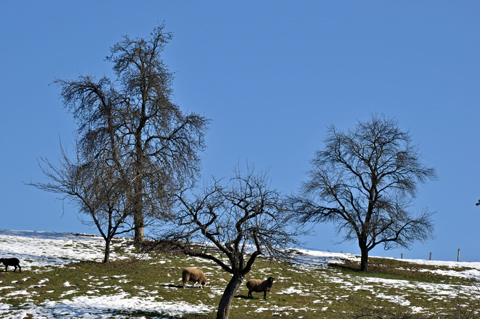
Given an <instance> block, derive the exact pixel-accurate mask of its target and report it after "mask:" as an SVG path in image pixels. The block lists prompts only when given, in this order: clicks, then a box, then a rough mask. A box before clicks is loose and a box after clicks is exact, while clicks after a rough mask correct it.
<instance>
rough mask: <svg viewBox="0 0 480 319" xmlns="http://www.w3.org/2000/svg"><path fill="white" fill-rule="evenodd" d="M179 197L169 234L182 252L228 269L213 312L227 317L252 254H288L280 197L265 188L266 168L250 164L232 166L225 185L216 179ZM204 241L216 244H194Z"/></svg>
mask: <svg viewBox="0 0 480 319" xmlns="http://www.w3.org/2000/svg"><path fill="white" fill-rule="evenodd" d="M179 201H180V207H181V213H180V215H179V216H177V217H178V229H179V231H178V232H177V233H176V234H174V236H173V237H174V238H175V239H176V242H177V244H178V245H179V246H181V247H182V248H183V249H184V251H185V253H186V254H188V255H191V256H198V257H202V258H206V259H209V260H213V261H214V262H216V263H217V264H218V265H219V266H220V267H222V269H223V270H225V271H226V272H228V273H230V274H232V278H231V280H230V282H229V283H228V285H227V287H226V289H225V291H224V293H223V296H222V298H221V300H220V303H219V306H218V312H217V318H228V316H229V312H230V306H231V303H232V300H233V297H234V295H235V292H236V291H237V290H238V288H239V287H240V285H241V284H242V282H243V281H244V279H245V276H246V274H247V273H248V272H249V271H250V270H251V269H252V266H253V264H254V262H255V260H256V258H257V257H258V256H259V255H265V256H268V257H271V258H284V257H286V256H287V253H286V251H285V250H284V249H283V248H285V247H287V245H288V244H291V243H293V236H292V235H291V233H290V232H289V231H288V230H287V225H288V224H289V223H288V221H287V219H288V218H289V217H288V216H287V214H285V212H286V210H285V206H284V204H283V203H284V200H283V199H282V197H281V195H280V194H279V193H278V192H277V191H276V190H272V189H270V187H269V185H268V183H267V178H266V175H265V174H258V175H256V174H254V173H253V170H252V171H250V172H249V173H248V174H247V175H245V176H243V175H241V174H240V173H239V172H237V174H236V176H235V177H233V178H232V179H231V180H230V183H229V185H227V186H222V185H220V182H218V181H215V183H214V184H213V186H211V187H208V188H207V189H205V191H204V193H202V194H201V195H196V196H195V197H194V198H193V199H187V198H186V197H185V194H183V195H182V196H180V197H179ZM205 241H207V242H210V243H211V244H213V246H214V248H215V249H212V246H211V245H208V244H207V243H205V244H204V246H203V247H202V246H200V247H199V246H198V243H199V242H200V243H201V242H205ZM192 242H195V244H194V245H192ZM217 250H218V251H217ZM218 253H220V256H226V257H227V258H228V261H224V260H223V259H222V258H221V257H219V255H218Z"/></svg>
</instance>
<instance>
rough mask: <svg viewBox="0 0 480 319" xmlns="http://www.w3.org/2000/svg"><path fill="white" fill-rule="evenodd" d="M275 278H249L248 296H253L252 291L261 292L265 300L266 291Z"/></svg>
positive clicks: (269, 288) (270, 287)
mask: <svg viewBox="0 0 480 319" xmlns="http://www.w3.org/2000/svg"><path fill="white" fill-rule="evenodd" d="M274 279H275V278H273V277H268V279H267V280H259V279H251V280H249V281H248V282H247V288H248V297H250V298H253V296H252V292H262V291H263V299H265V300H267V291H270V290H271V289H272V286H273V280H274Z"/></svg>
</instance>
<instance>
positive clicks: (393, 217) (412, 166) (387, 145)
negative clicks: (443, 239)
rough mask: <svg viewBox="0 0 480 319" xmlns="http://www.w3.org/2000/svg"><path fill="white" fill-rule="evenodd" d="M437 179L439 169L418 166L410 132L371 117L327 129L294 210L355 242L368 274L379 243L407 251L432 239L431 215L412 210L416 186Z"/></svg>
mask: <svg viewBox="0 0 480 319" xmlns="http://www.w3.org/2000/svg"><path fill="white" fill-rule="evenodd" d="M433 178H435V170H434V169H433V168H430V167H427V166H424V165H423V164H421V163H420V156H419V154H418V152H417V149H416V147H414V146H413V145H412V144H411V139H410V136H409V134H408V133H406V132H403V131H401V130H400V128H399V127H398V124H397V122H396V121H395V120H390V119H385V118H384V117H381V116H373V117H372V118H371V120H370V121H368V122H359V123H358V125H357V126H356V128H355V129H354V130H351V131H348V132H342V131H339V130H337V129H335V127H333V126H332V127H331V128H330V129H329V131H328V137H327V138H326V140H325V150H323V151H318V152H317V153H316V156H315V158H314V159H313V161H312V168H311V170H310V172H309V180H308V181H307V182H305V183H304V184H303V187H302V189H301V192H300V195H299V196H295V197H293V198H291V202H292V207H291V209H292V211H293V212H295V213H296V214H297V216H298V217H299V219H300V221H301V222H303V223H307V222H332V223H334V224H335V225H336V227H337V230H338V232H341V231H344V232H345V234H344V235H345V236H344V239H345V240H357V241H358V245H359V247H360V251H361V270H362V271H367V270H368V253H369V251H370V250H371V249H373V248H374V247H376V246H377V245H380V244H383V245H384V248H385V249H389V248H393V247H395V246H403V247H409V246H410V244H411V243H412V242H414V241H417V240H420V241H422V240H426V239H427V238H428V237H429V236H430V234H431V233H432V230H433V224H432V221H431V213H430V212H428V211H427V210H424V211H423V212H422V213H421V214H420V215H419V216H413V214H412V213H411V212H410V211H409V208H410V206H411V202H412V200H413V198H415V195H416V192H417V185H418V184H419V183H424V182H425V181H426V180H428V179H433Z"/></svg>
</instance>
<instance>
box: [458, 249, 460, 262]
mask: <svg viewBox="0 0 480 319" xmlns="http://www.w3.org/2000/svg"><path fill="white" fill-rule="evenodd" d="M457 261H460V248H458V253H457Z"/></svg>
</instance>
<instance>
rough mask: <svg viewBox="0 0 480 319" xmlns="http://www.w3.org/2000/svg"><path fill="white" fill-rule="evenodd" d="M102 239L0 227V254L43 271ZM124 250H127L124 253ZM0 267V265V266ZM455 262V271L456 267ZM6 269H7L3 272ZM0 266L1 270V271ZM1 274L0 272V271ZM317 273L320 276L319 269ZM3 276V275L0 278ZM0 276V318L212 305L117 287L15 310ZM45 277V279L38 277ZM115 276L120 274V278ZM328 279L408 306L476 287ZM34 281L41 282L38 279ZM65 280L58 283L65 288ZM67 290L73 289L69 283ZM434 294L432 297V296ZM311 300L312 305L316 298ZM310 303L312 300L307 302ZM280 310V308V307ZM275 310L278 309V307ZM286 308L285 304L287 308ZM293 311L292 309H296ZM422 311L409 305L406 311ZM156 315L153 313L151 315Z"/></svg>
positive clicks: (320, 257) (314, 260) (305, 259)
mask: <svg viewBox="0 0 480 319" xmlns="http://www.w3.org/2000/svg"><path fill="white" fill-rule="evenodd" d="M103 245H104V241H103V239H102V238H100V237H98V236H88V235H78V234H69V233H53V232H35V231H16V230H0V257H1V258H8V257H17V258H19V259H20V260H21V265H22V271H24V272H28V271H31V269H32V267H36V268H35V269H38V268H37V267H45V268H43V269H45V270H41V269H40V270H36V271H37V272H42V271H47V270H48V269H49V268H51V267H63V266H65V265H66V264H70V263H72V262H79V261H82V260H85V261H92V260H95V261H102V258H103ZM296 251H297V254H296V260H297V267H298V269H305V268H311V267H314V268H322V267H324V266H325V265H327V264H328V263H331V262H335V263H341V262H342V261H343V260H346V259H358V258H359V256H357V255H351V254H339V253H327V252H319V251H309V250H296ZM127 255H128V254H127ZM111 258H112V259H113V260H115V259H119V258H128V256H127V257H125V254H124V255H122V256H119V255H117V254H115V252H112V255H111ZM404 261H408V262H411V263H420V264H429V265H438V266H444V267H443V268H442V270H439V269H437V270H425V271H434V272H438V273H440V274H443V275H448V276H458V277H464V278H472V279H476V280H480V263H466V262H445V261H441V262H437V261H425V260H404ZM0 266H1V265H0ZM459 267H461V268H460V270H459ZM11 270H12V269H11V268H10V269H9V271H11ZM2 271H3V270H2ZM0 273H1V272H0ZM320 276H326V275H323V274H321V275H320ZM3 278H4V279H3V280H5V276H4V277H3ZM1 280H2V278H0V317H1V318H12V316H14V317H16V318H24V317H26V316H27V314H30V315H33V316H34V318H44V317H47V318H51V317H55V318H62V317H63V316H64V314H69V315H68V317H75V318H125V316H120V315H119V316H112V313H111V312H110V311H106V310H107V309H108V310H112V309H114V310H116V311H125V312H129V311H145V312H147V313H148V312H149V311H155V312H156V313H159V312H162V313H165V314H168V315H170V316H178V317H181V316H182V315H183V314H188V313H194V314H203V313H210V312H212V311H213V310H214V308H212V306H209V305H204V304H202V303H199V304H195V305H193V304H190V303H187V302H184V301H179V302H170V301H169V302H167V301H165V302H159V301H158V300H154V299H153V298H151V297H149V296H148V295H147V296H143V297H141V298H140V297H139V296H130V295H128V294H125V293H123V292H119V293H118V294H113V295H108V296H98V297H96V296H95V294H89V295H85V296H77V297H74V298H69V299H64V300H60V301H49V302H47V303H46V304H44V305H35V304H32V305H29V306H28V307H26V309H23V310H18V309H15V308H13V306H12V305H10V304H7V303H4V298H3V297H4V296H5V294H4V293H2V290H5V289H7V288H10V289H11V288H12V287H11V286H9V285H8V283H7V282H6V281H5V282H3V284H2V281H1ZM44 280H45V281H48V278H45V279H44ZM120 280H121V279H120ZM328 280H329V281H331V282H335V283H338V284H341V285H342V286H345V287H346V288H347V289H349V290H350V291H356V290H359V289H362V290H370V291H372V292H373V293H375V294H376V295H377V297H380V298H385V299H388V300H390V301H392V302H395V303H398V304H400V305H404V306H408V305H409V301H408V300H407V299H406V298H405V296H406V295H407V294H408V292H409V291H412V290H415V291H421V292H423V293H425V294H431V295H432V296H454V295H456V294H458V293H459V290H462V292H461V293H462V294H466V295H469V296H471V298H477V299H480V292H479V289H478V287H476V286H462V287H460V288H459V287H458V285H445V284H434V283H414V282H411V281H406V280H392V279H382V278H373V277H362V276H349V275H342V276H340V275H338V274H336V273H334V272H332V273H331V274H328ZM38 284H39V285H41V284H42V283H41V282H39V283H38ZM68 285H69V283H68V281H67V280H66V281H65V284H64V286H66V287H68ZM383 286H392V287H395V289H396V290H397V292H398V293H397V294H396V295H395V296H392V295H385V294H383V293H381V292H380V288H381V287H383ZM72 289H73V288H72ZM72 291H73V290H72ZM27 293H28V292H27V291H21V290H20V291H13V292H12V291H11V290H9V293H8V294H9V295H11V294H18V295H21V294H27ZM212 293H214V294H221V293H222V291H221V289H218V291H212ZM276 293H277V294H289V295H292V294H299V295H306V294H311V293H313V291H312V288H311V287H310V286H308V285H301V284H298V283H297V284H296V285H292V286H291V287H289V288H288V289H284V290H282V291H277V292H276ZM435 298H437V297H435ZM317 302H318V306H319V307H318V309H319V311H321V310H322V309H325V308H326V307H325V305H321V304H320V303H321V300H318V301H317ZM317 302H316V301H314V304H316V303H317ZM310 307H312V305H310ZM280 310H281V311H284V312H285V311H286V310H285V309H283V310H282V309H280ZM280 310H279V311H280ZM287 310H288V309H287ZM255 311H256V312H261V311H265V309H264V308H258V309H256V310H255ZM296 311H298V310H296ZM416 311H422V309H416V308H414V307H412V312H416ZM156 318H159V317H156Z"/></svg>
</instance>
